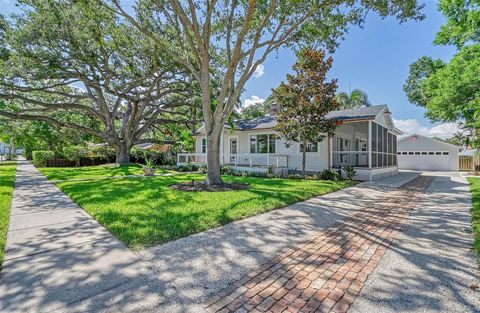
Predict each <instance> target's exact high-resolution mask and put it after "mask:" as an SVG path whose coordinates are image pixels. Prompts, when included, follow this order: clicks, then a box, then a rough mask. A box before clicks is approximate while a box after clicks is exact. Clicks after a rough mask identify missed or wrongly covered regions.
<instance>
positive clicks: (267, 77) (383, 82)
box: [0, 0, 457, 137]
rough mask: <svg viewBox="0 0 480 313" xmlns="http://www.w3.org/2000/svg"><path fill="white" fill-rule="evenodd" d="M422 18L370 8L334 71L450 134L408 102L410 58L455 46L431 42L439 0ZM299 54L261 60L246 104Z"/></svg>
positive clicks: (431, 129)
mask: <svg viewBox="0 0 480 313" xmlns="http://www.w3.org/2000/svg"><path fill="white" fill-rule="evenodd" d="M425 4H426V7H425V9H424V13H425V15H426V19H425V20H423V21H421V22H414V21H411V22H407V23H404V24H399V23H398V21H396V20H395V19H394V18H387V19H384V20H382V19H381V18H379V17H378V16H377V15H375V14H370V15H369V16H368V17H367V21H366V23H365V25H364V27H363V29H361V28H352V29H350V32H349V33H348V34H347V35H346V36H345V40H344V41H342V42H341V44H340V47H339V48H338V49H337V51H336V52H335V53H334V55H333V57H334V64H333V68H332V70H331V72H330V77H332V78H337V79H338V83H339V91H349V90H350V89H355V88H359V89H362V90H364V91H366V92H367V93H368V95H369V98H370V100H371V102H372V103H374V104H388V105H389V107H390V110H391V111H392V113H393V117H394V119H395V120H396V125H397V127H399V128H400V129H402V130H404V131H405V132H406V133H412V132H418V133H422V134H424V135H431V136H440V137H446V136H449V135H450V134H451V133H453V132H455V131H456V130H457V127H456V125H455V124H445V123H435V124H432V123H431V122H430V121H429V120H428V119H426V118H425V117H424V112H425V110H424V109H423V108H419V107H416V106H414V105H412V104H410V103H409V102H408V100H407V98H406V97H405V94H404V93H403V91H402V86H403V83H404V82H405V79H406V77H407V75H408V66H409V64H410V63H412V62H413V61H415V60H416V59H418V58H419V57H421V56H423V55H429V56H432V57H435V58H441V59H444V60H449V59H451V57H452V56H453V55H454V53H455V49H454V48H453V47H445V46H435V45H433V44H432V42H433V39H434V37H435V34H436V32H437V31H438V29H439V28H440V26H441V25H442V24H443V23H444V18H443V16H442V15H441V14H440V12H438V11H437V2H436V1H433V0H427V1H426V2H425ZM14 11H15V1H14V0H0V13H2V14H5V15H8V14H10V13H11V12H14ZM294 62H295V55H294V54H293V53H291V52H290V51H287V50H281V51H279V52H278V54H272V55H271V56H270V57H269V58H268V59H267V61H266V62H265V63H264V64H263V74H262V75H258V76H259V77H253V78H252V79H251V80H250V81H249V82H248V83H247V85H246V90H245V92H244V94H243V95H242V102H243V103H244V104H248V103H252V102H255V101H262V99H265V98H266V97H267V96H268V95H269V94H270V92H271V89H272V88H274V87H277V86H278V85H279V84H280V82H281V81H282V80H284V79H285V75H286V74H287V73H288V72H291V66H292V64H293V63H294Z"/></svg>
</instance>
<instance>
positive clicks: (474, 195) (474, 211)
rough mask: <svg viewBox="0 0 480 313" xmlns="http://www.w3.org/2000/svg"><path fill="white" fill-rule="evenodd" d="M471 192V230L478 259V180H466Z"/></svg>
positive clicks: (479, 241) (479, 249)
mask: <svg viewBox="0 0 480 313" xmlns="http://www.w3.org/2000/svg"><path fill="white" fill-rule="evenodd" d="M468 181H469V183H470V189H471V190H472V203H473V207H472V228H473V232H474V235H475V248H476V250H477V254H478V256H479V257H480V178H468Z"/></svg>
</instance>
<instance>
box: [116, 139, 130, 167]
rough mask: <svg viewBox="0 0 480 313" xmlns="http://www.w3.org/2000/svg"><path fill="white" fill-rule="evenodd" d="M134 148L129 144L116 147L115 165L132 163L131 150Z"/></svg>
mask: <svg viewBox="0 0 480 313" xmlns="http://www.w3.org/2000/svg"><path fill="white" fill-rule="evenodd" d="M131 149H132V148H131V147H130V146H129V145H127V144H120V145H117V146H116V147H115V163H118V164H125V163H130V150H131Z"/></svg>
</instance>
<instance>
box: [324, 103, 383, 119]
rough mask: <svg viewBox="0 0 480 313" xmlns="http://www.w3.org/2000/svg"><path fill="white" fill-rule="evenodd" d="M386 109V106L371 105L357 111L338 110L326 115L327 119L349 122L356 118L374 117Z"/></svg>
mask: <svg viewBox="0 0 480 313" xmlns="http://www.w3.org/2000/svg"><path fill="white" fill-rule="evenodd" d="M386 107H387V106H386V105H372V106H369V107H362V108H357V109H349V110H338V111H333V112H330V113H328V114H327V118H331V119H335V120H351V119H357V118H369V117H375V116H377V114H378V113H380V112H382V110H383V109H385V108H386Z"/></svg>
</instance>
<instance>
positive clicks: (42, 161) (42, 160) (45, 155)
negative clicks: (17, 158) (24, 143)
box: [32, 151, 55, 167]
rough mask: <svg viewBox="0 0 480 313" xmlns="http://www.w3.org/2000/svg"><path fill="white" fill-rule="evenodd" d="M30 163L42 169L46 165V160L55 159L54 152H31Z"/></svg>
mask: <svg viewBox="0 0 480 313" xmlns="http://www.w3.org/2000/svg"><path fill="white" fill-rule="evenodd" d="M32 156H33V158H32V162H33V164H34V165H35V166H38V167H44V166H46V165H47V161H48V160H53V159H54V158H55V152H53V151H33V152H32Z"/></svg>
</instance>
